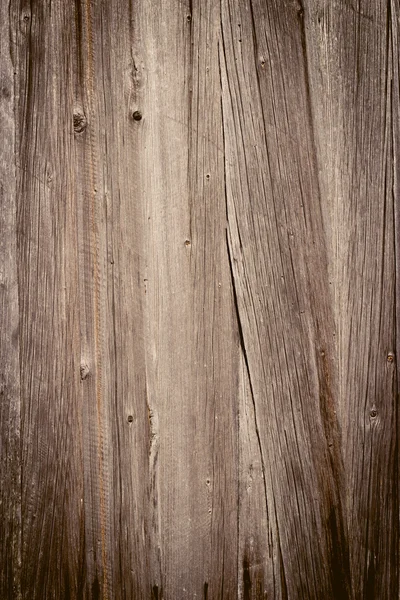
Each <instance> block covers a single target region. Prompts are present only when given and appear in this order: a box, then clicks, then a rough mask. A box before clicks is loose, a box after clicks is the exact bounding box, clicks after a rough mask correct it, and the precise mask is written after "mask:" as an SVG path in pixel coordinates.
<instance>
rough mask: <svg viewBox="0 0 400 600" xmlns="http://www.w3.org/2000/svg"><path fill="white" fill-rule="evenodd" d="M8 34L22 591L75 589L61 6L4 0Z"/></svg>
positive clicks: (73, 372)
mask: <svg viewBox="0 0 400 600" xmlns="http://www.w3.org/2000/svg"><path fill="white" fill-rule="evenodd" d="M11 14H12V15H13V23H12V27H13V30H14V31H15V35H16V54H15V65H16V68H15V70H16V89H17V98H18V102H17V104H16V107H15V114H16V120H17V125H18V127H17V138H16V140H17V148H16V160H17V166H18V179H17V182H18V190H17V228H18V285H19V306H20V348H21V351H20V352H21V399H22V400H21V453H22V480H21V493H22V514H21V518H22V565H21V587H22V597H23V598H32V599H35V598H41V599H42V598H67V597H72V598H77V597H82V596H83V595H84V588H85V585H86V562H87V560H88V554H87V552H88V551H89V550H90V548H88V547H87V546H85V529H84V502H83V498H84V493H83V491H84V490H83V470H82V426H83V423H82V418H81V412H82V404H81V393H80V386H81V385H82V384H81V377H80V346H81V344H80V331H79V285H82V284H84V278H83V277H81V278H80V276H79V269H78V264H79V263H78V253H77V235H76V231H77V209H76V198H75V193H74V185H73V183H74V177H75V173H74V160H73V144H74V136H73V115H72V106H73V90H74V88H73V78H72V74H73V67H74V64H73V60H72V56H73V53H72V38H71V24H73V23H74V11H73V6H71V4H70V3H65V4H61V3H60V4H58V5H57V6H55V5H54V4H53V5H52V6H51V3H50V2H39V3H32V4H27V3H25V2H22V3H20V2H14V3H13V4H12V13H11Z"/></svg>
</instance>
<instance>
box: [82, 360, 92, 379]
mask: <svg viewBox="0 0 400 600" xmlns="http://www.w3.org/2000/svg"><path fill="white" fill-rule="evenodd" d="M80 372H81V379H82V381H83V380H85V379H87V378H88V377H89V373H90V369H89V365H87V364H86V363H82V364H81V368H80Z"/></svg>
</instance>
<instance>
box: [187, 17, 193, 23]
mask: <svg viewBox="0 0 400 600" xmlns="http://www.w3.org/2000/svg"><path fill="white" fill-rule="evenodd" d="M191 20H192V17H191V15H188V16H187V17H186V21H187V22H188V23H190V21H191Z"/></svg>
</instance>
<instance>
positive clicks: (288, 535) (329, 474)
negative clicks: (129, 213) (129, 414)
mask: <svg viewBox="0 0 400 600" xmlns="http://www.w3.org/2000/svg"><path fill="white" fill-rule="evenodd" d="M278 4H279V6H278ZM303 19H304V14H303V9H302V7H301V6H300V5H299V4H298V3H296V2H282V3H277V4H275V3H261V2H241V3H237V2H232V1H229V0H227V1H226V2H223V3H222V31H223V54H222V56H223V59H222V61H221V70H222V98H223V107H224V131H225V150H226V181H227V202H228V223H229V229H228V237H229V251H230V255H231V261H232V271H233V277H234V281H235V289H236V294H237V299H238V310H239V320H240V323H241V327H242V332H243V350H244V354H245V357H246V362H247V365H248V370H249V379H250V385H251V394H252V397H253V403H254V418H255V421H256V429H257V437H258V445H259V453H260V456H261V462H262V464H263V471H264V477H265V503H266V506H267V509H268V521H269V522H268V527H267V528H265V529H264V536H265V538H267V537H268V536H269V535H270V531H271V532H272V533H271V535H270V539H271V545H272V551H271V553H272V556H273V561H274V567H273V569H274V573H275V574H276V575H275V577H276V588H277V590H276V592H275V596H276V597H283V598H308V599H310V598H328V597H338V598H339V597H341V598H346V597H350V575H349V564H348V552H347V542H346V535H345V533H346V524H345V514H344V506H343V465H342V460H341V447H340V436H339V430H338V423H337V418H336V406H337V393H336V390H337V385H338V382H337V373H336V368H335V363H334V360H335V355H334V350H335V342H334V335H335V330H334V321H333V315H332V306H331V292H330V287H329V281H328V276H327V250H326V244H325V237H324V231H323V223H322V213H321V192H320V188H319V182H318V171H317V164H316V155H315V145H314V139H313V128H312V117H311V112H310V97H309V83H308V73H307V56H306V53H305V47H304V22H303ZM259 523H260V526H261V525H262V521H261V515H260V521H259ZM316 548H318V552H316V550H315V549H316ZM247 570H248V576H249V577H250V576H251V571H250V570H249V569H248V568H247ZM252 586H254V587H255V586H256V580H255V579H254V582H253V581H252Z"/></svg>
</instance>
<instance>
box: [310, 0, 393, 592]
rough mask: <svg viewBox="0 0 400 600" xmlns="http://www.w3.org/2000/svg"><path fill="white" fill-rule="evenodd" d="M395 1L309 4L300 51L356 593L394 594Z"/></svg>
mask: <svg viewBox="0 0 400 600" xmlns="http://www.w3.org/2000/svg"><path fill="white" fill-rule="evenodd" d="M399 16H400V12H399V7H398V5H396V3H390V2H389V3H388V2H384V1H382V2H372V1H371V2H370V1H366V0H364V1H362V2H358V3H357V4H354V3H353V4H351V3H348V2H333V3H332V2H323V1H322V2H321V1H317V2H314V1H311V2H309V3H308V11H306V23H307V27H306V32H307V48H308V57H309V67H310V73H311V74H312V78H311V90H312V104H313V111H314V130H315V132H316V139H317V146H318V157H319V173H320V179H321V189H322V190H323V198H324V203H323V212H324V229H325V231H326V235H327V240H328V248H329V254H328V256H329V270H330V281H331V283H332V288H333V290H334V307H335V322H336V331H337V350H336V352H337V363H338V369H339V389H338V407H339V414H340V426H341V430H342V442H343V457H344V464H345V478H346V513H347V521H348V528H349V549H350V563H351V572H352V584H353V593H354V597H355V598H377V597H379V598H388V599H389V598H395V597H397V595H398V589H399V570H398V537H399V528H398V516H399V501H398V484H397V481H398V445H397V444H398V422H397V420H398V416H397V415H398V386H397V368H396V322H397V318H396V289H395V285H396V277H395V264H396V262H395V261H396V258H395V247H396V245H397V244H396V243H395V235H394V227H395V222H394V219H395V213H396V212H397V211H398V195H397V189H396V185H395V178H396V177H397V175H396V171H395V168H396V163H397V155H398V146H396V140H394V134H393V132H394V131H396V130H397V120H398V118H397V114H398V111H399V98H398V95H396V94H395V93H394V91H395V89H396V86H397V85H398V84H397V83H396V81H397V73H398V60H399V55H398V43H397V38H396V34H395V30H397V26H398V19H399Z"/></svg>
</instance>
